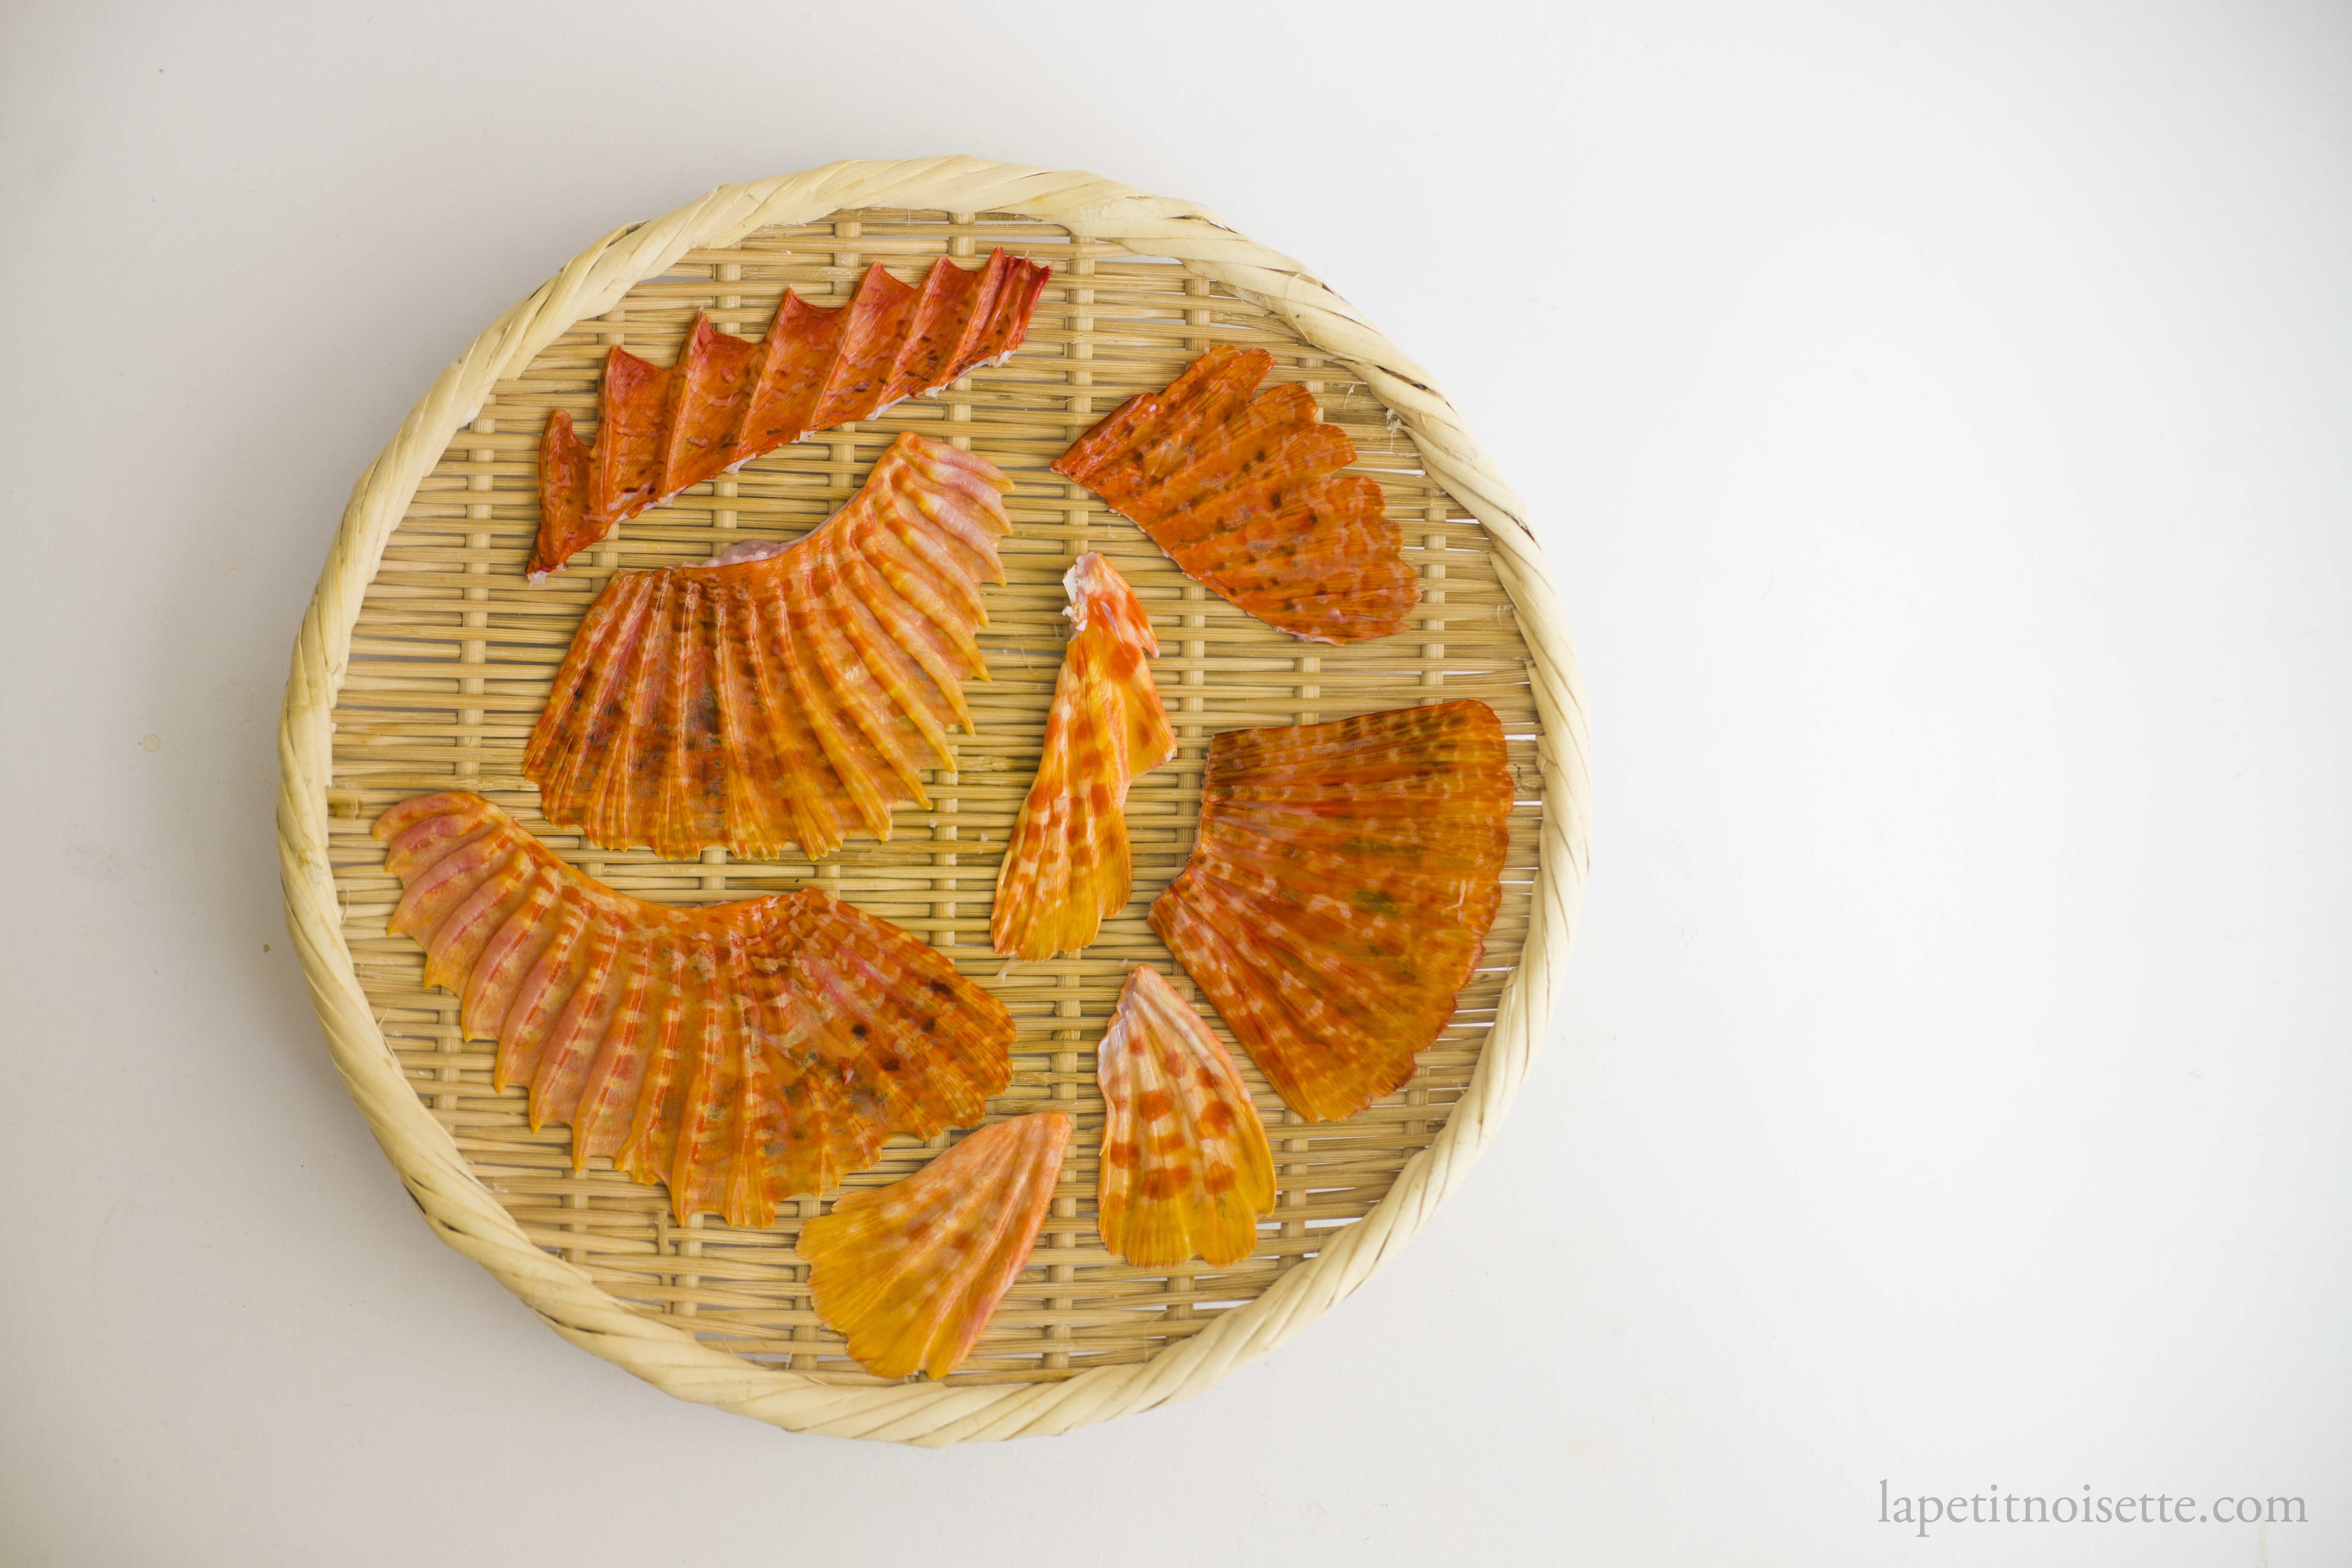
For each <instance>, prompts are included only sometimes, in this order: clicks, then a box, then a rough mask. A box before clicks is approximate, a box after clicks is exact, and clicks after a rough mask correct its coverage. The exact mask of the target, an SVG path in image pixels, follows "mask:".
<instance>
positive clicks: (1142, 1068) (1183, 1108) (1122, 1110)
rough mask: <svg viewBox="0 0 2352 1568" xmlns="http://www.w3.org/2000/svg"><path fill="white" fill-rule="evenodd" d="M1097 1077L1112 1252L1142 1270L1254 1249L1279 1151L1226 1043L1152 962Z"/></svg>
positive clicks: (1121, 1000) (1121, 1002)
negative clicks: (1269, 1142) (1271, 1146)
mask: <svg viewBox="0 0 2352 1568" xmlns="http://www.w3.org/2000/svg"><path fill="white" fill-rule="evenodd" d="M1095 1076H1096V1078H1097V1081H1099V1082H1100V1083H1101V1085H1102V1091H1103V1100H1104V1103H1105V1105H1106V1106H1107V1107H1108V1110H1109V1115H1108V1118H1107V1119H1106V1121H1104V1123H1103V1135H1102V1164H1101V1168H1100V1173H1099V1175H1098V1176H1097V1184H1096V1188H1095V1210H1096V1217H1095V1226H1096V1228H1097V1229H1098V1230H1099V1231H1100V1232H1101V1233H1102V1240H1103V1246H1105V1247H1108V1248H1109V1249H1110V1250H1111V1251H1113V1252H1116V1253H1118V1255H1119V1256H1120V1257H1122V1258H1126V1259H1127V1260H1128V1261H1129V1263H1132V1264H1134V1265H1135V1266H1136V1267H1138V1268H1169V1267H1171V1266H1172V1265H1174V1264H1178V1263H1181V1262H1183V1261H1184V1260H1185V1259H1186V1258H1190V1257H1192V1255H1193V1254H1195V1253H1198V1254H1199V1255H1200V1256H1201V1257H1202V1258H1203V1259H1204V1260H1206V1261H1207V1262H1208V1263H1210V1264H1211V1265H1213V1266H1214V1267H1216V1268H1225V1267H1227V1266H1229V1265H1231V1264H1235V1263H1238V1262H1240V1261H1241V1260H1242V1259H1243V1258H1247V1257H1248V1256H1249V1255H1250V1254H1251V1253H1252V1252H1254V1251H1255V1250H1256V1248H1257V1216H1258V1215H1262V1214H1264V1213H1265V1212H1266V1211H1267V1210H1268V1209H1271V1208H1272V1207H1274V1155H1273V1154H1272V1153H1271V1152H1269V1151H1268V1150H1267V1148H1266V1142H1265V1124H1264V1123H1263V1122H1261V1121H1259V1120H1258V1115H1257V1108H1256V1107H1255V1106H1254V1105H1252V1104H1251V1103H1250V1097H1249V1090H1248V1089H1246V1088H1244V1087H1243V1084H1242V1078H1241V1073H1240V1071H1239V1070H1238V1069H1237V1068H1234V1058H1232V1057H1230V1056H1227V1055H1226V1054H1225V1047H1223V1045H1222V1044H1220V1043H1219V1041H1218V1039H1217V1037H1216V1036H1215V1035H1214V1034H1213V1033H1212V1032H1211V1031H1210V1028H1209V1026H1208V1025H1206V1024H1204V1023H1202V1021H1201V1015H1200V1014H1198V1013H1196V1012H1194V1011H1193V1010H1192V1006H1191V1005H1190V1004H1188V1003H1187V1002H1186V1001H1185V1000H1184V998H1182V997H1181V996H1179V995H1178V994H1176V988H1175V987H1174V986H1172V985H1171V984H1168V982H1167V981H1166V980H1164V979H1162V978H1161V977H1160V972H1159V971H1158V970H1156V969H1154V968H1152V967H1151V966H1150V964H1142V965H1139V966H1138V967H1137V968H1135V969H1134V970H1132V971H1130V972H1129V974H1128V977H1127V986H1126V988H1125V989H1124V990H1122V991H1121V992H1120V993H1119V994H1118V1011H1117V1012H1115V1013H1113V1014H1112V1015H1111V1020H1110V1027H1109V1028H1108V1029H1107V1030H1105V1031H1104V1033H1103V1037H1102V1045H1101V1047H1100V1048H1099V1049H1098V1050H1097V1052H1096V1055H1095Z"/></svg>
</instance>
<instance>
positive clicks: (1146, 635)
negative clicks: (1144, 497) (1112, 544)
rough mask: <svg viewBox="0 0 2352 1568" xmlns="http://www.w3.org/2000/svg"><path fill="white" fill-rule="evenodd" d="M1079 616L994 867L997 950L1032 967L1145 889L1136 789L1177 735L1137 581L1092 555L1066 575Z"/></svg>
mask: <svg viewBox="0 0 2352 1568" xmlns="http://www.w3.org/2000/svg"><path fill="white" fill-rule="evenodd" d="M1062 586H1063V588H1064V589H1065V590H1066V592H1067V593H1068V594H1069V595H1070V607H1069V608H1068V609H1066V610H1065V611H1064V612H1063V614H1065V615H1066V616H1069V617H1070V619H1071V620H1072V621H1074V622H1076V631H1075V632H1074V633H1073V634H1072V635H1071V637H1070V640H1069V644H1068V646H1067V647H1065V648H1064V649H1063V652H1062V669H1061V673H1060V674H1059V675H1057V676H1056V677H1055V679H1054V705H1053V708H1052V709H1051V710H1049V711H1048V713H1047V714H1046V718H1045V752H1044V754H1043V755H1042V756H1041V757H1040V758H1039V759H1038V763H1037V778H1036V781H1035V782H1034V784H1031V785H1030V786H1029V794H1028V796H1027V797H1026V798H1025V799H1024V800H1023V802H1022V803H1021V815H1020V816H1019V818H1018V819H1017V820H1016V821H1015V822H1014V823H1013V837H1012V840H1011V842H1010V843H1009V844H1008V845H1007V846H1006V847H1005V852H1004V858H1003V861H1002V862H1001V863H1000V864H999V866H998V868H997V873H996V903H995V907H994V909H993V910H992V911H991V913H990V915H989V921H988V934H989V940H990V941H991V942H993V943H994V944H995V947H996V951H997V952H1000V953H1003V954H1006V955H1008V956H1011V957H1017V958H1020V959H1023V960H1024V961H1026V962H1029V963H1038V962H1041V961H1043V960H1045V959H1048V958H1051V957H1053V956H1054V955H1055V953H1057V952H1077V951H1078V950H1079V949H1080V948H1082V947H1085V946H1086V945H1087V943H1088V942H1093V941H1094V940H1095V933H1096V932H1097V931H1099V930H1100V929H1101V928H1102V922H1103V921H1105V920H1106V919H1108V917H1110V916H1111V915H1115V914H1117V913H1118V911H1119V910H1121V909H1122V908H1124V907H1125V906H1126V904H1127V899H1128V894H1129V892H1131V891H1132V890H1133V889H1134V887H1135V862H1134V856H1133V854H1132V852H1131V851H1130V849H1129V846H1128V839H1127V817H1126V815H1125V807H1126V805H1127V787H1128V785H1129V784H1131V783H1133V782H1134V781H1135V780H1136V779H1137V778H1139V777H1140V776H1141V775H1143V774H1144V773H1149V772H1150V771H1151V770H1152V769H1153V768H1156V767H1158V766H1159V765H1160V763H1164V762H1166V761H1167V760H1168V757H1169V753H1170V752H1173V751H1174V750H1175V749H1176V737H1175V734H1174V732H1173V731H1171V730H1170V729H1169V728H1168V713H1167V710H1165V709H1164V708H1162V707H1161V706H1160V692H1159V689H1158V688H1156V687H1155V686H1153V685H1152V682H1151V668H1150V665H1149V664H1148V663H1146V662H1145V661H1146V660H1148V659H1151V658H1157V657H1158V656H1159V653H1160V644H1159V643H1158V642H1157V641H1156V640H1154V639H1153V637H1152V635H1151V618H1150V616H1147V615H1145V614H1144V612H1143V605H1142V603H1141V601H1139V600H1138V599H1137V598H1136V596H1135V590H1134V589H1132V588H1130V587H1129V586H1128V584H1127V579H1126V578H1124V577H1122V576H1120V575H1119V574H1118V572H1117V571H1115V570H1113V568H1112V566H1111V564H1110V563H1109V562H1108V561H1106V560H1104V559H1103V558H1102V556H1101V555H1100V554H1098V553H1096V552H1091V551H1090V552H1087V553H1086V554H1084V555H1081V556H1079V557H1078V559H1077V562H1076V564H1075V565H1073V566H1072V567H1071V568H1070V569H1069V571H1067V572H1066V573H1064V574H1063V575H1062Z"/></svg>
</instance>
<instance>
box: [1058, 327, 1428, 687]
mask: <svg viewBox="0 0 2352 1568" xmlns="http://www.w3.org/2000/svg"><path fill="white" fill-rule="evenodd" d="M1273 368H1274V356H1273V355H1272V354H1270V353H1266V352H1265V350H1263V349H1248V350H1243V349H1236V348H1232V347H1229V346H1227V345H1224V344H1219V345H1218V346H1217V347H1215V348H1213V349H1211V350H1210V351H1209V352H1208V353H1204V354H1202V356H1201V357H1200V358H1199V359H1197V360H1195V361H1193V362H1192V368H1191V369H1189V370H1187V371H1186V372H1185V373H1184V374H1182V375H1181V376H1179V377H1177V378H1176V380H1175V381H1174V382H1173V383H1172V384H1171V385H1170V386H1169V387H1168V388H1167V389H1166V390H1165V391H1162V392H1146V393H1139V394H1138V395H1135V396H1133V397H1130V398H1129V399H1128V400H1127V401H1126V402H1125V403H1123V404H1121V405H1119V406H1118V408H1116V409H1114V410H1113V411H1112V412H1111V414H1110V415H1109V416H1108V417H1107V418H1106V419H1104V420H1103V421H1102V423H1100V424H1099V425H1097V426H1095V427H1094V428H1093V429H1091V430H1089V431H1087V433H1086V434H1085V435H1084V436H1081V437H1078V439H1077V440H1076V442H1075V443H1073V444H1072V446H1071V447H1070V449H1069V450H1068V451H1066V452H1064V453H1063V454H1062V455H1061V456H1060V457H1059V458H1055V460H1054V471H1055V473H1057V474H1062V475H1066V477H1068V478H1070V479H1076V481H1077V482H1078V483H1080V484H1082V485H1084V486H1086V487H1087V489H1090V490H1092V491H1094V492H1095V493H1096V494H1097V495H1098V496H1100V497H1102V499H1103V500H1105V501H1106V502H1108V504H1109V506H1110V507H1111V509H1112V510H1115V511H1117V512H1118V513H1119V514H1120V515H1122V516H1124V517H1127V518H1129V519H1131V520H1133V521H1134V522H1135V523H1136V525H1137V526H1138V527H1139V528H1141V529H1142V530H1143V531H1144V532H1146V533H1148V534H1150V536H1151V540H1152V542H1153V543H1155V544H1157V545H1159V546H1160V549H1162V550H1165V551H1166V552H1168V553H1169V555H1170V557H1171V559H1173V560H1174V561H1175V563H1176V564H1177V565H1179V566H1181V567H1182V568H1183V569H1184V571H1185V573H1186V574H1188V575H1190V576H1191V577H1192V578H1193V579H1194V580H1195V581H1197V582H1200V583H1202V584H1206V585H1208V586H1209V587H1211V588H1213V589H1215V590H1216V591H1217V592H1218V593H1219V594H1221V595H1223V596H1224V597H1226V598H1227V599H1230V600H1232V601H1233V602H1234V604H1236V605H1240V606H1241V607H1242V608H1243V609H1244V610H1247V611H1248V612H1249V613H1250V614H1252V615H1254V616H1257V617H1258V618H1259V619H1260V620H1262V621H1265V623H1266V624H1267V625H1269V626H1278V627H1280V628H1281V629H1282V630H1284V631H1286V632H1288V633H1290V634H1291V635H1292V636H1294V637H1305V638H1307V640H1309V641H1311V642H1328V643H1349V642H1360V641H1362V640H1364V639H1365V638H1367V637H1386V636H1388V635H1389V634H1390V633H1391V632H1393V631H1396V630H1398V629H1399V628H1400V627H1402V626H1404V624H1405V620H1406V617H1407V616H1410V615H1411V614H1412V609H1413V606H1414V605H1418V604H1420V603H1421V584H1420V581H1419V579H1418V578H1417V577H1416V576H1415V574H1414V573H1413V570H1412V567H1410V566H1408V565H1406V564H1405V563H1404V557H1403V555H1402V545H1403V535H1402V531H1400V530H1399V529H1398V527H1397V525H1396V524H1395V523H1393V522H1391V521H1389V520H1388V519H1387V517H1386V516H1385V515H1383V510H1382V509H1383V506H1384V502H1383V500H1382V498H1381V487H1380V486H1379V485H1377V484H1375V483H1373V482H1372V481H1371V480H1370V479H1365V478H1363V477H1362V476H1361V475H1350V474H1342V473H1340V471H1339V470H1340V469H1342V468H1346V467H1347V466H1348V465H1349V464H1350V463H1352V462H1354V461H1355V460H1356V444H1355V443H1354V442H1353V441H1350V440H1349V438H1348V435H1347V432H1345V431H1344V430H1341V429H1340V428H1339V426H1336V425H1325V424H1321V423H1319V422H1318V419H1317V411H1316V405H1315V398H1314V396H1313V395H1312V394H1310V393H1309V392H1308V391H1307V389H1306V388H1305V387H1304V386H1300V385H1298V384H1296V383H1292V384H1286V385H1282V386H1277V387H1275V388H1273V389H1272V390H1270V391H1267V392H1264V393H1260V394H1258V395H1256V396H1255V397H1253V396H1251V393H1252V392H1253V391H1254V390H1255V388H1256V386H1257V384H1258V383H1259V382H1261V381H1263V380H1264V379H1265V374H1266V372H1268V371H1269V370H1272V369H1273Z"/></svg>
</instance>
